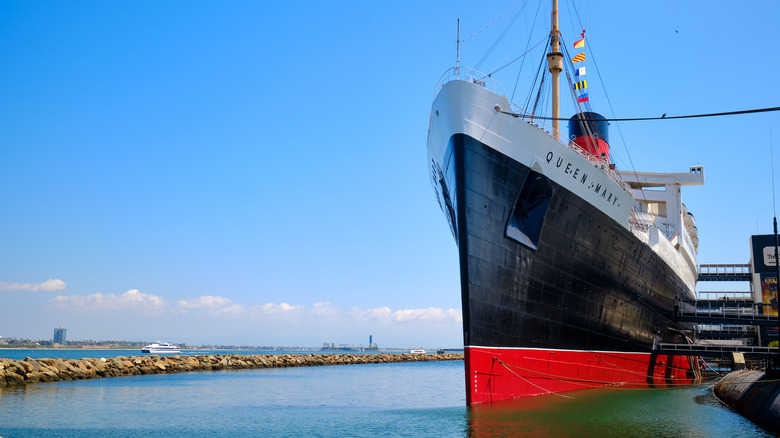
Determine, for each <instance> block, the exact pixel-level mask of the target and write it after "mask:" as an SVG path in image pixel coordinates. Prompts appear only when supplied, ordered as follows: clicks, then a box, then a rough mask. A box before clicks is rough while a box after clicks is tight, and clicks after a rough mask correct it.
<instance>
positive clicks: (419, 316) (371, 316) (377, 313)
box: [350, 307, 463, 323]
mask: <svg viewBox="0 0 780 438" xmlns="http://www.w3.org/2000/svg"><path fill="white" fill-rule="evenodd" d="M350 315H351V316H352V317H353V318H355V319H357V320H360V321H377V322H382V323H410V322H461V321H463V316H462V313H461V311H460V310H456V309H448V310H444V309H441V308H438V307H428V308H425V309H400V310H395V311H394V310H392V309H391V308H389V307H377V308H374V309H368V310H363V309H359V308H353V309H352V310H351V311H350Z"/></svg>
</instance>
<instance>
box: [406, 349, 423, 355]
mask: <svg viewBox="0 0 780 438" xmlns="http://www.w3.org/2000/svg"><path fill="white" fill-rule="evenodd" d="M409 353H412V354H425V350H423V349H422V348H415V349H413V350H409Z"/></svg>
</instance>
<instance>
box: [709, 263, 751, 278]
mask: <svg viewBox="0 0 780 438" xmlns="http://www.w3.org/2000/svg"><path fill="white" fill-rule="evenodd" d="M699 274H700V275H701V274H704V275H723V274H725V275H745V274H752V272H751V271H750V265H749V264H741V263H739V264H719V265H712V264H708V265H699Z"/></svg>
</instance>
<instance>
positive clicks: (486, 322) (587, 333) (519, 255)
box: [437, 134, 696, 404]
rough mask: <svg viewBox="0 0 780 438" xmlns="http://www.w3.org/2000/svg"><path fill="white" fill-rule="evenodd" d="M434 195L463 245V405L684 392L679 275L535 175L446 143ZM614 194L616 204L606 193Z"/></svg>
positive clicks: (466, 143) (595, 211)
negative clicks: (673, 349) (613, 390)
mask: <svg viewBox="0 0 780 438" xmlns="http://www.w3.org/2000/svg"><path fill="white" fill-rule="evenodd" d="M439 171H440V172H441V173H440V178H439V181H438V182H439V186H440V187H438V188H437V189H438V190H440V193H441V194H442V198H443V199H444V205H443V210H445V214H446V215H447V216H448V219H449V221H450V225H451V227H452V230H453V234H454V236H455V238H456V241H457V243H458V251H459V259H460V272H461V274H460V275H461V294H462V310H463V333H464V346H465V354H466V371H467V373H466V383H467V385H466V386H467V402H468V404H472V403H478V402H484V401H495V400H500V399H506V398H515V397H522V396H529V395H539V394H545V393H551V392H556V393H557V392H561V391H567V390H573V389H582V387H583V386H584V387H590V386H601V385H610V384H615V383H629V382H637V383H638V382H656V383H658V382H664V383H665V384H678V383H686V382H690V381H691V379H692V378H693V377H695V376H694V373H695V368H696V366H695V363H694V362H693V361H691V360H689V359H688V358H682V357H666V356H656V355H654V354H652V349H653V345H654V344H655V343H657V342H674V343H680V342H686V338H685V336H684V331H685V330H689V329H690V327H689V326H686V325H683V324H680V323H678V322H676V321H675V308H676V306H680V305H681V301H683V300H687V299H690V298H691V296H690V295H691V292H690V289H689V288H688V287H687V286H686V284H685V282H684V281H682V280H681V279H680V277H679V276H678V274H677V273H676V272H675V271H674V270H673V269H672V268H671V267H670V266H669V265H668V264H667V263H666V262H665V261H664V260H663V259H662V258H661V257H660V256H659V255H658V254H657V253H656V252H654V251H653V250H652V249H651V248H650V247H649V246H647V245H646V244H645V243H644V242H642V241H641V240H640V239H638V238H637V237H636V236H635V235H634V234H633V233H632V232H631V231H630V230H628V229H627V228H626V227H624V226H622V225H621V224H619V223H617V222H616V221H615V220H614V219H612V218H611V217H609V216H608V215H606V214H604V213H603V212H602V211H601V210H600V209H599V208H597V207H595V206H593V205H592V204H591V203H589V202H587V201H585V200H583V199H582V198H581V197H580V196H578V195H576V194H574V193H572V192H571V191H569V190H568V189H566V188H565V187H563V186H562V185H560V184H558V183H557V182H556V181H554V180H553V179H551V178H548V177H546V176H545V175H543V174H542V173H539V172H537V171H535V170H532V169H531V168H529V167H528V166H526V165H524V164H522V163H520V162H518V161H516V160H514V159H512V158H510V157H508V156H506V155H504V154H502V153H501V152H499V151H497V150H495V149H493V148H491V147H490V146H488V145H485V144H483V143H482V142H480V141H478V140H476V139H474V138H472V137H470V136H468V135H466V134H455V135H453V136H451V137H450V141H449V144H448V145H447V151H446V153H445V154H444V157H443V161H442V163H441V166H440V167H439ZM610 196H611V194H610Z"/></svg>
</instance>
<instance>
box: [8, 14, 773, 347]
mask: <svg viewBox="0 0 780 438" xmlns="http://www.w3.org/2000/svg"><path fill="white" fill-rule="evenodd" d="M573 5H574V6H575V7H576V8H577V14H576V16H572V15H569V13H568V12H566V11H562V13H561V29H562V32H563V36H564V40H565V41H567V42H573V41H574V40H575V39H577V35H578V34H579V32H580V31H581V27H582V25H585V26H586V27H587V42H588V54H589V55H590V56H589V60H588V64H587V68H588V81H589V85H590V95H591V99H592V104H593V107H594V109H596V110H597V111H599V112H601V113H602V114H604V115H606V116H608V117H611V116H614V117H653V116H660V115H661V114H663V113H667V114H668V115H670V116H671V115H684V114H697V113H711V112H719V111H733V110H741V109H750V108H763V107H774V106H778V104H779V103H780V91H778V87H777V85H776V84H775V83H774V81H773V79H774V77H775V75H774V74H772V73H774V72H777V71H778V70H780V61H778V59H777V57H776V56H774V52H776V50H774V46H775V43H776V40H777V31H778V25H777V23H776V19H777V17H780V4H778V3H777V2H774V1H758V2H752V3H751V6H750V7H749V8H747V7H745V6H740V5H737V4H735V3H734V2H725V1H715V2H671V1H669V2H644V3H641V4H640V3H636V2H620V1H595V2H573ZM571 6H572V2H570V1H564V0H562V1H561V7H562V8H563V9H566V8H569V10H571ZM536 8H537V4H536V2H528V4H527V5H525V2H523V1H518V2H512V1H506V2H492V3H482V4H477V3H475V2H466V1H429V2H413V1H398V2H385V3H378V2H358V1H346V2H327V3H325V2H303V3H290V2H274V3H268V4H266V2H254V1H231V2H205V1H166V2H151V1H137V2H99V1H95V2H88V1H74V2H54V1H51V2H49V1H5V2H2V3H0V56H2V59H3V63H2V65H3V67H2V68H0V90H1V91H2V96H3V98H2V99H0V201H1V202H2V205H3V210H2V211H3V214H2V215H0V298H1V299H2V300H1V301H0V302H1V303H2V305H0V336H3V337H27V338H34V339H38V338H40V339H48V338H50V337H51V335H52V329H53V328H54V327H57V326H60V325H62V326H65V327H66V328H67V329H68V338H69V339H126V340H157V339H161V340H170V341H177V342H189V343H223V344H240V343H244V344H250V345H309V346H317V345H320V344H321V343H323V342H336V343H348V344H366V343H367V342H368V336H369V335H374V340H375V341H376V342H378V343H379V344H380V346H386V347H391V346H397V347H408V346H418V345H419V346H425V347H440V346H443V347H453V346H458V345H460V343H461V342H462V341H461V339H462V338H461V328H460V297H459V283H458V265H457V252H456V246H455V243H454V241H453V239H452V236H451V234H450V232H449V229H448V227H447V225H446V220H445V219H444V217H443V215H442V214H441V212H440V211H439V208H438V204H437V202H436V200H435V197H434V195H433V191H432V189H431V187H430V184H429V182H428V175H427V173H426V172H427V165H426V137H427V127H428V120H429V112H430V105H431V100H432V98H433V93H434V90H435V86H436V83H437V81H438V79H439V78H440V76H441V75H442V73H443V72H444V71H445V70H446V69H447V68H448V67H451V66H452V65H454V63H455V51H456V50H455V44H454V41H455V39H456V35H455V33H456V20H457V19H458V18H460V19H461V38H462V39H463V40H465V42H464V43H463V44H462V45H461V65H463V66H474V65H476V64H477V63H478V62H479V60H480V59H481V58H482V56H483V55H484V54H485V52H486V51H487V49H488V48H489V47H490V46H491V45H492V44H493V43H494V42H495V41H496V39H497V38H498V37H499V36H500V35H501V33H502V32H503V31H504V30H505V29H506V24H507V23H508V22H509V21H511V20H512V19H513V18H514V17H515V16H516V14H518V13H520V15H517V20H516V22H515V24H514V25H513V26H512V28H511V29H510V30H509V31H508V32H507V35H506V36H505V37H504V38H503V39H502V40H501V42H500V44H499V45H498V46H497V47H496V49H495V50H494V51H493V52H492V54H491V55H490V56H489V57H488V58H487V59H486V60H485V62H484V63H482V65H481V66H480V70H482V71H484V72H492V71H494V70H495V69H497V68H498V67H500V66H502V65H504V64H505V63H506V62H507V61H508V60H511V59H513V58H515V57H517V56H519V55H520V54H521V53H523V52H524V51H525V47H526V42H527V41H529V40H531V41H532V44H533V43H535V42H537V41H538V40H539V39H540V38H541V37H542V36H543V34H544V30H543V29H544V28H545V27H546V26H547V23H548V22H549V6H547V5H544V6H543V9H542V10H541V11H540V12H539V15H538V18H535V17H537V15H536ZM545 8H546V9H545ZM534 23H536V24H535V25H534ZM532 28H533V31H532ZM529 35H530V37H529ZM472 36H473V38H472ZM537 53H540V52H538V51H537V52H534V53H533V54H532V55H529V57H528V58H527V59H526V60H525V64H524V65H523V73H522V74H521V76H520V80H519V81H518V86H517V92H516V95H515V99H514V100H515V101H516V102H517V103H520V104H522V103H523V101H524V100H525V96H526V95H527V93H528V86H529V85H528V83H529V79H528V78H529V75H530V74H532V73H533V71H534V69H535V66H536V65H537V64H538V63H539V60H540V56H541V55H537ZM518 68H519V63H516V64H513V65H512V66H511V67H507V68H506V69H504V70H501V71H500V72H499V73H497V74H496V75H495V76H494V77H495V78H496V79H497V80H499V81H501V82H502V83H503V84H504V88H505V89H506V90H507V93H508V94H511V90H512V89H513V87H514V83H515V81H516V79H517V77H518ZM596 68H597V69H598V72H599V75H595V74H594V73H595V71H596ZM599 79H601V80H599ZM602 81H603V84H604V85H603V86H602V85H601V83H602ZM604 90H606V92H605V91H604ZM571 111H572V110H571V107H570V106H569V107H567V106H566V102H564V107H563V110H562V114H565V115H569V114H570V113H571ZM778 122H780V115H778V113H766V114H760V115H751V116H735V117H722V118H711V119H689V120H670V121H660V122H637V123H622V124H620V130H619V131H618V130H617V129H616V127H614V126H613V128H612V132H611V143H612V150H613V156H614V157H615V159H616V160H617V163H618V166H619V167H623V168H626V167H629V166H630V163H633V165H634V167H635V168H636V170H639V171H663V172H685V171H687V170H688V167H689V166H691V165H698V164H701V165H704V166H705V169H706V185H705V186H702V187H693V188H689V189H688V190H686V191H685V193H683V197H684V199H685V203H686V205H687V206H688V208H689V209H690V210H691V212H693V214H694V215H695V216H696V219H697V226H698V228H699V235H700V240H701V245H700V252H699V262H700V263H726V262H730V263H745V262H747V261H748V258H749V252H748V248H749V246H748V237H749V235H750V234H753V233H755V232H756V230H757V229H758V230H759V231H760V232H762V233H767V232H770V231H771V217H772V206H771V196H772V190H771V173H770V171H771V168H770V162H769V154H770V129H774V134H773V135H774V144H775V148H777V147H778V144H780V123H778ZM778 159H780V157H778ZM778 166H780V163H778Z"/></svg>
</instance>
